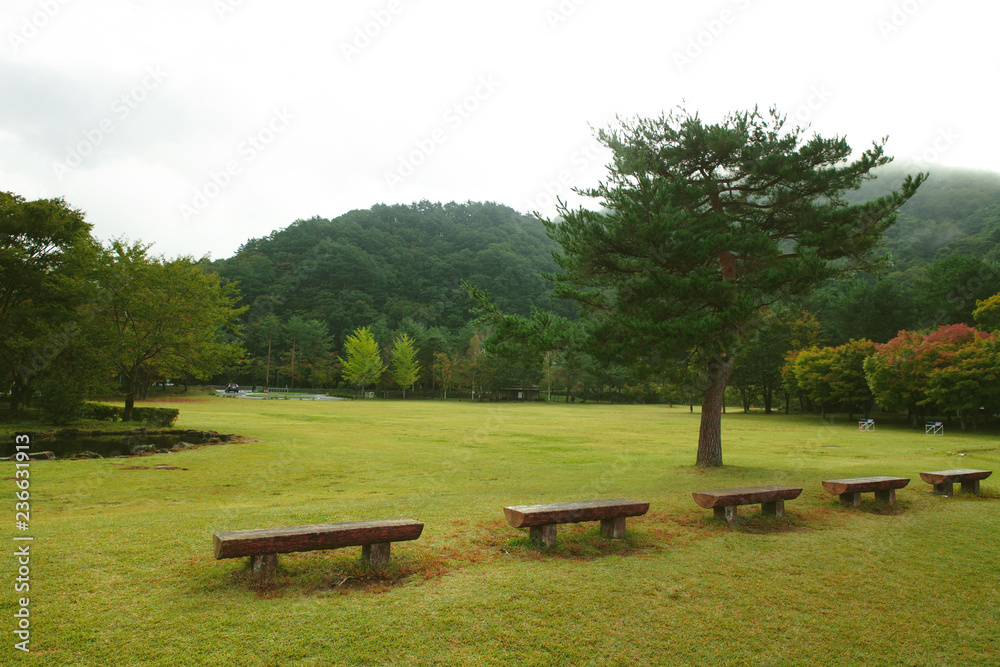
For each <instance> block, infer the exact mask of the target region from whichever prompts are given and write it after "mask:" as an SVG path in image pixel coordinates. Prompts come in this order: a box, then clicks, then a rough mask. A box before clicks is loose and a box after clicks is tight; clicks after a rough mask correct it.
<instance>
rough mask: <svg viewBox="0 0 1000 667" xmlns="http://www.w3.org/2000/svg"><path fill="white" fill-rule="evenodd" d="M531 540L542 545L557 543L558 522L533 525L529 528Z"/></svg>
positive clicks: (549, 545) (548, 545) (547, 545)
mask: <svg viewBox="0 0 1000 667" xmlns="http://www.w3.org/2000/svg"><path fill="white" fill-rule="evenodd" d="M528 534H529V535H531V541H532V542H534V543H535V544H536V545H538V546H540V547H551V546H552V545H553V544H555V543H556V524H554V523H550V524H547V525H545V526H532V527H531V528H529V529H528Z"/></svg>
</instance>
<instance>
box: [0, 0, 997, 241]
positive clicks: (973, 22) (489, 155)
mask: <svg viewBox="0 0 1000 667" xmlns="http://www.w3.org/2000/svg"><path fill="white" fill-rule="evenodd" d="M43 6H45V7H49V8H50V9H51V8H53V7H57V8H58V9H57V10H55V11H52V12H50V15H45V14H44V10H43V9H42V7H43ZM39 12H43V13H42V14H39ZM552 12H555V14H553V13H552ZM900 12H901V13H900ZM43 15H44V16H46V18H45V19H44V20H42V19H41V18H39V17H41V16H43ZM553 16H556V17H558V20H554V19H553ZM998 18H1000V9H998V6H996V5H990V4H985V3H977V2H972V1H971V0H956V1H954V2H952V3H948V4H942V3H930V2H918V0H905V1H900V0H889V1H885V0H878V1H876V2H871V1H863V0H846V1H845V2H841V3H837V4H836V5H831V4H828V3H827V4H813V3H801V2H792V0H717V1H716V2H712V3H709V4H695V3H676V2H669V3H664V2H655V1H653V0H623V1H621V2H615V3H612V2H610V1H609V0H552V1H551V2H541V3H539V2H537V1H529V0H514V1H512V2H507V3H502V4H495V3H494V4H485V5H482V4H477V3H469V2H459V1H458V0H411V1H408V0H371V1H368V2H363V3H322V2H318V1H316V0H303V1H301V2H293V3H278V2H276V1H274V0H180V1H177V2H171V3H151V2H128V1H125V0H121V1H118V0H107V1H103V2H77V1H76V0H50V1H48V2H43V1H42V0H13V1H10V2H7V3H5V6H4V15H3V17H2V20H0V39H2V42H0V80H2V81H3V88H2V90H3V92H2V94H3V104H0V179H2V180H0V188H2V189H6V190H13V191H15V192H18V193H19V194H22V195H24V196H26V197H43V196H44V197H52V196H65V197H66V199H67V200H68V201H69V202H70V203H71V204H72V205H73V206H76V207H79V208H81V209H83V210H85V211H87V213H88V219H89V220H90V222H92V223H93V224H94V225H95V231H96V234H97V235H98V236H99V237H101V238H105V239H107V238H110V237H113V236H118V235H121V234H128V236H129V237H131V238H133V239H141V240H143V241H145V242H152V243H155V246H154V248H155V250H156V251H157V252H161V253H164V254H166V255H168V256H172V255H176V254H194V255H197V256H200V255H202V254H205V253H211V254H212V255H213V256H214V257H225V256H228V255H230V254H231V253H233V252H234V251H235V250H236V249H237V248H238V247H239V246H240V245H241V244H242V243H243V242H245V241H246V240H247V239H249V238H251V237H255V236H261V235H266V234H268V233H269V232H270V231H271V230H273V229H276V228H280V227H285V226H287V225H289V224H291V223H292V222H293V221H294V220H295V219H296V218H305V217H311V216H313V215H322V216H326V217H334V216H336V215H339V214H341V213H343V212H345V211H347V210H350V209H352V208H367V207H368V206H371V205H373V204H375V203H393V202H397V201H399V202H411V201H416V200H420V199H431V200H444V201H449V200H456V201H465V200H470V199H472V200H480V199H483V200H486V199H488V200H492V201H498V202H501V203H506V204H509V205H511V206H513V207H514V208H517V209H519V210H522V211H527V209H528V208H529V206H531V205H532V204H536V205H538V206H539V207H540V208H541V209H542V212H543V213H545V214H551V213H552V212H553V209H551V207H548V208H547V207H546V206H543V204H546V203H547V198H546V197H545V195H546V194H548V193H550V192H559V193H560V194H561V195H567V196H569V195H568V190H569V187H570V186H582V187H586V186H590V185H593V184H594V183H595V181H596V180H597V179H598V178H600V176H601V175H602V174H603V164H604V161H603V159H599V158H597V157H596V155H595V156H591V155H590V153H593V151H591V150H588V149H587V147H588V146H590V145H591V144H592V143H593V139H592V135H591V131H590V126H595V127H605V126H607V125H608V123H609V122H610V121H611V120H612V119H613V118H614V116H615V115H616V114H619V115H622V116H624V117H630V116H633V115H635V114H643V115H656V114H659V113H660V112H662V111H664V110H669V109H671V108H673V107H674V106H676V105H678V104H680V103H682V102H684V103H685V104H686V106H687V107H688V108H689V109H691V110H697V111H700V112H701V113H702V115H703V117H705V118H706V119H717V118H719V117H721V116H722V115H723V114H724V113H726V112H727V111H731V110H735V109H740V108H746V107H749V106H753V105H754V104H759V105H761V106H763V107H767V106H770V105H771V104H777V105H778V107H779V108H780V109H782V110H783V111H785V112H787V113H788V114H789V115H790V116H791V117H792V118H793V119H797V120H801V121H805V122H809V123H811V125H812V129H813V130H815V131H817V132H819V133H821V134H824V135H832V134H839V135H846V136H847V138H848V140H849V142H851V144H852V145H853V146H855V147H856V148H863V147H865V146H867V145H868V144H869V143H870V142H871V141H872V140H875V139H878V138H880V137H882V136H883V135H887V134H888V135H889V136H890V141H889V145H888V149H889V152H890V154H893V155H897V156H899V158H900V159H901V160H904V159H906V160H908V159H910V158H916V157H925V158H933V159H932V161H931V162H932V163H940V164H948V165H952V166H968V167H976V168H985V169H993V170H1000V158H998V157H997V156H998V154H1000V139H997V135H996V133H995V132H993V131H992V129H993V122H994V119H993V118H992V116H993V115H994V113H993V110H994V108H995V104H996V99H995V97H996V94H995V92H994V90H993V86H992V78H991V77H993V75H995V73H996V69H997V65H1000V57H998V56H997V55H996V54H995V52H994V49H993V47H992V44H993V35H992V34H991V31H992V30H993V26H995V25H996V24H997V19H998ZM36 19H37V20H36ZM893 20H895V23H892V21H893ZM880 21H890V25H892V27H893V29H892V30H890V31H888V32H887V31H886V29H885V26H884V25H883V24H881V23H880ZM25 22H27V23H25ZM36 23H37V24H38V25H35V24H36ZM897 24H898V25H897ZM26 26H27V27H26ZM359 30H360V31H361V33H362V34H364V35H365V36H366V37H367V38H368V41H367V42H365V41H364V40H363V39H361V40H360V41H359V38H358V35H359ZM692 40H693V42H694V43H695V44H697V45H698V47H699V48H700V51H698V49H694V50H692V51H691V53H692V54H693V53H695V52H696V51H698V53H697V57H694V58H692V60H693V62H692V63H690V64H688V65H687V66H685V67H683V68H680V69H678V67H677V65H676V62H675V58H674V54H675V53H677V52H679V51H680V52H683V50H684V49H685V48H686V47H688V46H689V45H690V44H691V43H692ZM344 44H351V45H353V46H354V47H355V48H358V49H359V51H360V52H359V53H352V54H351V57H350V58H348V57H346V56H345V51H344V48H343V45H344ZM359 44H363V48H360V47H359V46H358V45H359ZM150 71H153V72H161V73H163V74H162V76H159V77H157V78H156V79H155V81H154V79H151V78H150V76H149V73H150ZM482 77H494V79H495V80H496V81H498V82H499V83H500V85H499V86H498V87H497V88H496V90H495V91H493V92H491V93H490V94H489V95H488V96H485V97H483V99H478V100H477V102H478V104H477V106H476V108H469V109H464V110H463V111H464V112H465V114H464V115H460V116H457V118H460V120H461V122H460V123H456V122H455V121H454V120H453V119H454V118H456V116H449V115H448V114H449V110H450V109H453V107H454V105H455V104H461V103H462V101H463V100H467V99H470V95H471V96H473V97H475V94H476V87H477V85H479V82H480V81H481V79H482ZM153 83H155V86H154V85H151V84H153ZM136 91H138V95H141V96H142V99H141V100H136V99H132V98H134V97H135V94H136ZM123 95H124V96H126V97H127V98H128V99H130V100H131V101H132V102H134V103H135V104H134V105H133V106H134V108H133V106H130V107H128V108H129V114H127V115H123V114H122V113H121V107H120V101H121V100H122V96H123ZM130 95H131V96H132V98H129V97H128V96H130ZM116 101H118V102H119V106H118V107H115V106H114V105H115V103H116ZM276 109H286V110H288V112H289V113H291V114H292V115H293V116H294V120H293V121H292V122H291V123H289V125H288V127H287V128H284V129H282V130H281V131H280V132H274V133H273V134H274V136H273V137H272V138H271V140H270V141H269V142H268V143H267V144H266V146H264V148H263V150H260V151H258V153H257V154H256V155H255V157H254V159H253V160H249V159H247V157H248V156H247V154H246V153H245V152H241V149H240V147H241V146H242V145H243V144H244V142H246V141H247V138H248V137H252V136H256V135H259V134H260V133H261V132H263V131H265V130H266V129H267V127H268V123H269V121H270V119H271V118H272V117H273V114H274V113H275V110H276ZM102 123H103V127H104V128H105V130H101V127H102ZM437 130H443V131H445V134H444V135H443V137H442V135H440V134H437V135H435V131H437ZM942 133H945V135H946V136H947V137H949V139H950V141H949V142H947V143H946V142H945V141H944V140H943V139H942ZM99 135H100V141H97V138H98V136H99ZM435 137H438V138H439V139H440V140H435ZM88 138H89V139H88ZM88 140H89V142H90V143H91V144H93V145H91V146H89V154H88V155H87V156H81V157H82V159H81V160H80V163H79V165H78V166H76V167H74V168H73V169H72V171H71V172H70V173H68V174H63V178H62V179H61V180H60V179H59V178H58V177H57V174H55V173H54V170H53V164H54V163H58V162H65V161H66V159H67V155H68V154H69V153H70V152H72V150H73V148H74V147H77V148H79V147H80V146H81V145H82V147H83V150H87V149H88V146H87V145H86V144H87V142H88ZM428 141H430V142H431V143H432V148H433V150H429V149H428V148H427V147H428V146H430V145H431V144H428ZM421 146H423V147H424V148H425V150H424V153H425V154H424V155H422V156H419V155H418V156H417V159H419V161H420V162H421V164H420V165H419V166H416V168H414V170H413V172H412V174H410V175H409V176H407V177H406V178H405V179H403V180H404V182H403V183H402V184H399V185H397V187H395V188H391V187H389V186H388V185H387V182H386V173H387V172H392V171H393V170H398V169H399V166H400V159H401V156H402V158H403V159H404V160H405V159H408V157H410V156H412V155H413V154H414V151H419V150H420V147H421ZM585 153H586V155H585ZM234 161H235V162H236V163H237V166H238V171H237V173H233V174H230V176H231V178H230V179H229V180H228V181H226V179H225V177H223V176H220V173H222V172H225V170H226V167H227V165H229V164H230V163H232V162H234ZM222 181H226V182H225V185H224V187H222V186H218V184H219V183H220V182H222ZM213 183H214V184H216V186H218V188H217V189H218V192H217V193H215V189H214V188H213V187H212V185H213ZM206 189H207V192H208V194H213V195H214V196H212V197H211V200H210V202H208V205H206V206H205V207H204V208H203V210H200V211H199V212H198V214H197V215H196V216H194V217H193V218H192V217H189V219H185V218H184V216H183V215H182V213H181V212H180V210H181V207H182V206H183V205H184V204H185V203H190V202H192V201H193V199H194V197H195V196H196V193H197V192H199V191H200V192H201V193H202V194H205V193H206ZM571 199H572V197H571Z"/></svg>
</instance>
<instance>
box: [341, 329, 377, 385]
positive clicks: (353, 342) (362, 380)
mask: <svg viewBox="0 0 1000 667" xmlns="http://www.w3.org/2000/svg"><path fill="white" fill-rule="evenodd" d="M344 355H345V357H346V358H345V357H337V358H338V359H340V363H341V365H342V367H341V373H342V375H343V377H344V380H346V381H347V383H348V384H352V385H355V386H357V387H360V389H361V392H362V393H364V391H365V387H366V386H368V385H370V384H374V383H376V382H378V380H379V378H380V377H382V371H383V370H384V367H383V365H382V354H381V351H380V350H379V347H378V343H377V342H376V341H375V337H374V336H372V332H371V331H369V330H368V327H359V328H358V329H355V330H354V333H353V334H351V335H350V336H348V337H347V340H345V341H344Z"/></svg>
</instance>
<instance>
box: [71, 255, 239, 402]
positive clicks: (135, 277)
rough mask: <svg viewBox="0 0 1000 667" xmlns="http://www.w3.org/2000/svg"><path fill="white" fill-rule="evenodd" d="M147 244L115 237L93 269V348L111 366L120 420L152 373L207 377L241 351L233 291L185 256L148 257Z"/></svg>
mask: <svg viewBox="0 0 1000 667" xmlns="http://www.w3.org/2000/svg"><path fill="white" fill-rule="evenodd" d="M148 250H149V246H148V245H143V244H141V243H133V244H128V243H125V242H123V241H113V242H112V243H111V244H110V247H108V248H107V249H106V252H105V259H104V261H103V262H102V263H103V266H102V268H101V270H100V273H99V280H98V283H99V289H100V291H101V298H100V304H101V312H100V315H99V316H98V317H95V318H94V320H93V323H92V326H91V327H90V340H92V341H93V344H94V349H95V350H96V351H97V353H98V354H99V355H100V357H101V358H102V360H103V361H104V365H105V367H106V368H107V369H109V370H110V371H112V372H114V373H116V374H117V375H118V376H119V378H120V380H121V383H122V390H123V392H124V394H125V419H126V420H128V419H131V414H132V407H133V405H134V404H135V399H136V396H137V394H138V393H139V392H140V391H141V389H142V388H143V386H144V385H145V384H146V383H148V382H150V381H151V380H152V379H154V378H159V377H177V376H179V375H182V374H185V373H190V374H191V375H193V376H194V377H196V378H207V377H209V376H211V375H213V374H215V373H216V372H218V371H219V370H220V369H221V368H222V367H223V366H224V365H225V364H227V363H229V362H231V361H234V360H235V359H238V358H239V355H240V353H241V352H242V347H241V344H240V343H239V342H238V341H237V339H236V338H235V337H236V336H237V335H238V333H239V331H238V327H237V324H236V322H237V319H238V317H239V315H240V314H241V313H242V312H243V310H244V309H243V308H237V307H236V305H235V304H236V302H237V299H238V293H237V291H236V289H235V287H234V286H233V285H232V284H225V285H224V284H222V283H221V282H220V280H219V276H218V275H216V274H214V273H208V272H206V271H205V270H204V267H203V264H202V263H201V262H198V261H196V260H194V259H192V258H190V257H180V258H177V259H173V260H166V259H163V258H162V257H150V256H149V254H148Z"/></svg>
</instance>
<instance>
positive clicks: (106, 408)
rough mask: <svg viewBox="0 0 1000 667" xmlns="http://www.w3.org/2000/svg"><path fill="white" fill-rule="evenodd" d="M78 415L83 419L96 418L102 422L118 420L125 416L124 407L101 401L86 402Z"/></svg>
mask: <svg viewBox="0 0 1000 667" xmlns="http://www.w3.org/2000/svg"><path fill="white" fill-rule="evenodd" d="M80 416H81V417H83V418H84V419H96V420H97V421H102V422H120V421H121V420H122V417H124V416H125V409H124V408H119V407H118V406H116V405H104V404H103V403H87V404H86V405H84V406H83V411H82V412H81V413H80Z"/></svg>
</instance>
